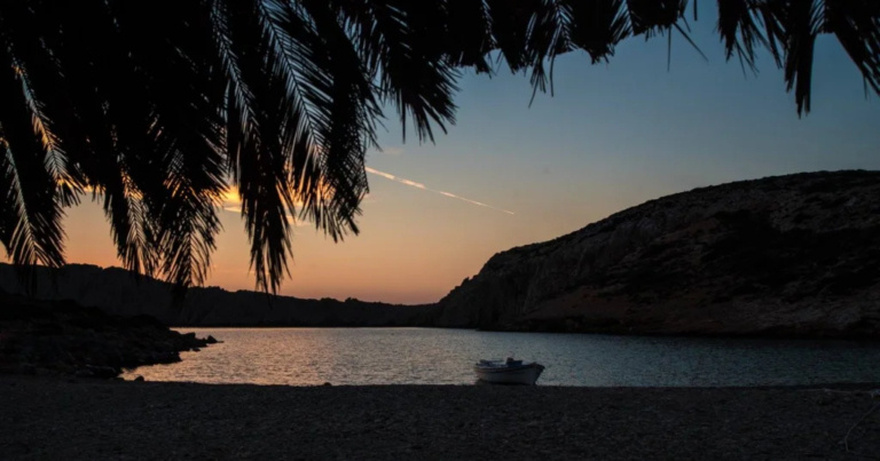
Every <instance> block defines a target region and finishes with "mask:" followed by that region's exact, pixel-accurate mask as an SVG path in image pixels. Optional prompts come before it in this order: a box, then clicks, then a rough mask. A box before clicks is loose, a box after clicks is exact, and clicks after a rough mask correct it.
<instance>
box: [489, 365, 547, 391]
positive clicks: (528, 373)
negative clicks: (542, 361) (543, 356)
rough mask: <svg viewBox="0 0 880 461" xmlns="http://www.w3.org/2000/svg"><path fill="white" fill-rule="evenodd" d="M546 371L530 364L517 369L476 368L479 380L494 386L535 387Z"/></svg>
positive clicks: (540, 366) (541, 366)
mask: <svg viewBox="0 0 880 461" xmlns="http://www.w3.org/2000/svg"><path fill="white" fill-rule="evenodd" d="M543 371H544V366H543V365H539V364H537V363H529V364H525V365H520V366H516V367H497V366H496V367H492V366H480V365H476V366H474V373H476V375H477V380H479V381H482V382H485V383H492V384H525V385H529V386H531V385H534V384H535V382H536V381H537V380H538V377H539V376H541V372H543Z"/></svg>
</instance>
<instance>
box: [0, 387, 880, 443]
mask: <svg viewBox="0 0 880 461" xmlns="http://www.w3.org/2000/svg"><path fill="white" fill-rule="evenodd" d="M877 388H878V386H876V385H874V386H870V385H865V386H848V387H836V388H834V389H822V388H764V389H749V388H715V389H686V388H575V387H543V386H536V387H506V386H489V385H483V386H373V387H345V386H332V387H331V386H324V387H284V386H251V385H220V386H218V385H201V384H187V383H152V382H122V381H101V380H87V379H77V380H74V379H59V378H45V377H15V376H5V377H0V454H2V455H0V458H2V459H545V460H557V459H676V460H680V459H749V460H755V459H768V460H780V459H792V460H821V459H841V460H842V459H852V460H856V459H860V460H864V459H880V408H878V407H880V399H878V398H877V396H876V395H873V394H872V392H871V390H872V389H877ZM874 394H876V393H874Z"/></svg>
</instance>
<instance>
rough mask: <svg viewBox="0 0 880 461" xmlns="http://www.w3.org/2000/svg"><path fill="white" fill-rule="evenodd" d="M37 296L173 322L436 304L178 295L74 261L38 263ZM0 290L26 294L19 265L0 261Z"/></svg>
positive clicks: (242, 322) (398, 317)
mask: <svg viewBox="0 0 880 461" xmlns="http://www.w3.org/2000/svg"><path fill="white" fill-rule="evenodd" d="M31 280H32V282H33V283H34V286H33V287H32V293H31V294H32V296H34V297H35V298H37V299H43V300H72V301H75V302H76V303H78V304H80V305H83V306H93V307H97V308H99V309H101V310H102V311H104V312H106V313H108V314H112V315H120V316H126V317H130V316H138V315H148V316H151V317H154V318H156V319H157V320H159V321H160V322H162V323H163V324H165V325H171V326H305V327H343V326H417V325H423V324H424V319H425V316H426V313H427V312H428V310H429V309H430V306H401V305H392V304H386V303H371V302H363V301H359V300H356V299H348V300H346V301H337V300H335V299H329V298H327V299H320V300H318V299H301V298H294V297H289V296H271V295H267V294H265V293H259V292H253V291H237V292H229V291H226V290H223V289H221V288H217V287H208V288H191V289H189V290H188V291H187V293H186V296H185V297H184V298H183V299H182V300H181V299H176V298H175V297H174V296H173V294H172V290H171V285H170V284H168V283H165V282H161V281H159V280H156V279H153V278H150V277H145V276H137V275H135V274H133V273H131V272H129V271H126V270H123V269H119V268H107V269H103V268H100V267H97V266H90V265H80V264H72V265H67V266H65V267H62V268H59V269H49V268H46V267H35V268H34V274H33V277H32V279H31ZM0 291H5V292H7V293H13V294H23V293H26V290H25V289H24V286H23V285H22V283H21V282H20V279H19V277H18V275H17V273H16V270H15V268H14V267H13V266H10V265H8V264H0Z"/></svg>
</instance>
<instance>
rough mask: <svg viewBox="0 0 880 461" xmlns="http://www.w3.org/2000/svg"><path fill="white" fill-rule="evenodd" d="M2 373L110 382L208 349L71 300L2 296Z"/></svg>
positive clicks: (153, 324) (152, 323) (151, 324)
mask: <svg viewBox="0 0 880 461" xmlns="http://www.w3.org/2000/svg"><path fill="white" fill-rule="evenodd" d="M0 306H2V308H0V374H2V373H16V374H48V375H75V376H80V377H95V378H112V377H115V376H117V375H119V374H120V373H121V372H122V369H123V368H134V367H138V366H141V365H152V364H158V363H171V362H177V361H180V355H179V352H181V351H185V350H193V349H196V348H201V347H205V346H206V345H208V344H209V343H211V342H214V339H213V338H207V339H200V338H196V336H195V334H194V333H188V334H181V333H178V332H176V331H172V330H170V329H168V327H166V326H163V325H162V324H160V323H159V322H158V321H156V320H155V319H153V318H151V317H147V316H139V317H119V316H112V315H107V314H105V313H104V312H102V311H101V310H99V309H96V308H89V307H83V306H79V305H77V304H75V303H73V302H71V301H37V300H33V299H30V298H25V297H22V296H12V295H5V294H0Z"/></svg>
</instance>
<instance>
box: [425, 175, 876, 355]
mask: <svg viewBox="0 0 880 461" xmlns="http://www.w3.org/2000/svg"><path fill="white" fill-rule="evenodd" d="M433 320H434V321H435V324H436V325H437V326H449V327H453V326H454V327H479V328H485V329H509V330H545V331H577V332H609V333H640V334H725V335H769V336H805V337H869V338H880V172H865V171H844V172H833V173H829V172H819V173H804V174H796V175H789V176H780V177H771V178H764V179H759V180H753V181H742V182H735V183H730V184H725V185H721V186H714V187H706V188H701V189H695V190H692V191H690V192H684V193H680V194H675V195H670V196H667V197H663V198H660V199H657V200H652V201H650V202H647V203H644V204H642V205H639V206H636V207H633V208H630V209H627V210H625V211H622V212H620V213H617V214H614V215H612V216H610V217H608V218H606V219H604V220H601V221H599V222H596V223H594V224H591V225H589V226H587V227H585V228H583V229H581V230H579V231H576V232H573V233H571V234H568V235H566V236H563V237H560V238H557V239H555V240H552V241H549V242H544V243H538V244H533V245H528V246H524V247H518V248H514V249H511V250H509V251H505V252H502V253H499V254H496V255H495V256H493V257H492V258H491V259H490V260H489V261H488V262H487V263H486V265H485V266H484V267H483V269H482V270H481V271H480V273H479V274H477V275H476V276H475V277H473V278H472V279H467V280H465V281H464V282H463V283H462V285H461V286H459V287H457V288H455V289H454V290H452V291H451V292H450V293H449V294H448V295H447V296H446V297H445V298H443V299H442V300H441V301H440V303H439V310H438V312H437V313H436V314H435V317H434V319H433Z"/></svg>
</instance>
